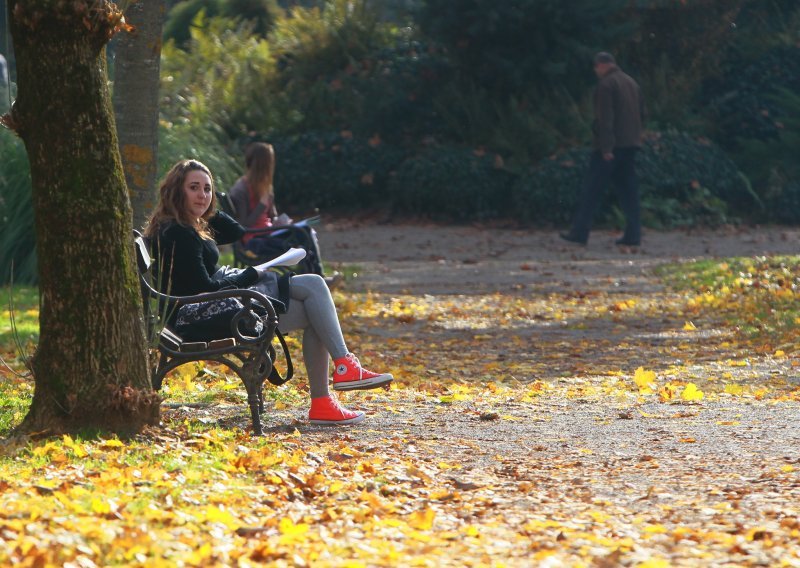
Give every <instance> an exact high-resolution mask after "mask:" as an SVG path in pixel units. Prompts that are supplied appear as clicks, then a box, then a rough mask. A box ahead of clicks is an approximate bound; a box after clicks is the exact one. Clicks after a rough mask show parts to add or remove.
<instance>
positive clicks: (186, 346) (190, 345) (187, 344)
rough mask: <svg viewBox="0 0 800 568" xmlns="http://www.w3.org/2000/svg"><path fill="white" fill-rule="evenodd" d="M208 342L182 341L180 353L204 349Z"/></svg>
mask: <svg viewBox="0 0 800 568" xmlns="http://www.w3.org/2000/svg"><path fill="white" fill-rule="evenodd" d="M207 349H208V343H206V342H205V341H184V342H183V343H181V347H180V351H181V353H195V352H197V351H206V350H207Z"/></svg>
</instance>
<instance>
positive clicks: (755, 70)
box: [704, 45, 800, 149]
mask: <svg viewBox="0 0 800 568" xmlns="http://www.w3.org/2000/svg"><path fill="white" fill-rule="evenodd" d="M781 91H790V92H795V93H800V46H796V45H789V46H780V47H776V48H774V49H772V50H770V51H769V52H767V53H766V54H764V55H763V56H762V57H760V58H759V59H757V60H756V61H755V62H753V63H752V64H750V65H748V66H746V67H744V68H737V67H734V68H733V69H732V71H731V73H730V75H729V76H728V77H727V78H726V79H725V80H723V81H721V82H718V83H716V84H711V85H710V86H709V87H707V89H706V90H705V92H704V97H706V98H711V102H710V104H709V108H708V113H709V115H710V116H711V118H712V120H713V122H714V124H715V125H716V133H715V139H716V140H719V142H720V144H722V145H723V146H724V147H726V148H732V149H736V148H738V147H739V146H740V143H741V140H743V139H757V140H770V139H772V140H774V139H776V138H778V135H779V134H780V132H781V130H782V128H783V122H784V120H785V118H786V117H787V116H789V115H787V112H786V110H785V109H784V105H782V104H781V101H780V97H778V95H779V93H780V92H781Z"/></svg>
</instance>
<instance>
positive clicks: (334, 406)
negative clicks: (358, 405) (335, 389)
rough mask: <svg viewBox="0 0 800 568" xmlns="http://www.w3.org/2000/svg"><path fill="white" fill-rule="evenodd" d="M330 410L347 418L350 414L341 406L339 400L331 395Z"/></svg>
mask: <svg viewBox="0 0 800 568" xmlns="http://www.w3.org/2000/svg"><path fill="white" fill-rule="evenodd" d="M331 409H332V410H336V411H338V412H340V413H341V414H342V416H347V415H348V414H349V413H350V411H349V410H347V409H346V408H345V407H344V406H342V403H341V402H339V399H338V398H336V396H335V395H333V394H331Z"/></svg>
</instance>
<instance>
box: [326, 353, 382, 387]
mask: <svg viewBox="0 0 800 568" xmlns="http://www.w3.org/2000/svg"><path fill="white" fill-rule="evenodd" d="M333 365H334V367H335V369H334V370H333V390H339V391H348V390H364V389H376V388H378V387H382V386H384V385H388V384H389V383H391V382H392V380H393V377H392V375H390V374H389V373H380V374H379V373H373V372H372V371H368V370H367V369H365V368H363V367H362V366H361V363H360V362H359V360H358V357H356V356H355V355H353V354H352V353H348V354H347V355H345V356H344V357H342V358H340V359H336V360H335V361H334V362H333Z"/></svg>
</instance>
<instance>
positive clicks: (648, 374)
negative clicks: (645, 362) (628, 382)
mask: <svg viewBox="0 0 800 568" xmlns="http://www.w3.org/2000/svg"><path fill="white" fill-rule="evenodd" d="M633 382H635V383H636V386H638V387H639V392H640V393H641V394H652V393H653V387H654V386H655V383H656V374H655V373H654V372H653V371H645V370H644V368H643V367H639V368H638V369H636V372H635V373H634V374H633Z"/></svg>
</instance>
